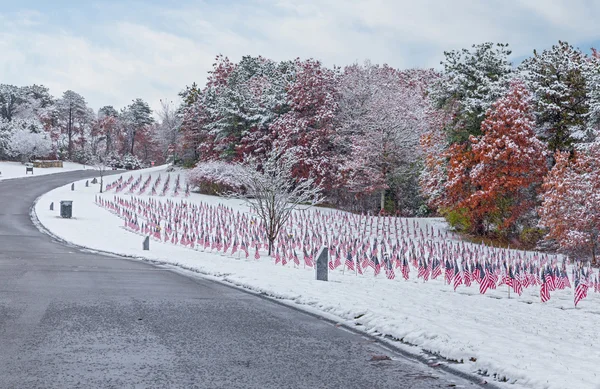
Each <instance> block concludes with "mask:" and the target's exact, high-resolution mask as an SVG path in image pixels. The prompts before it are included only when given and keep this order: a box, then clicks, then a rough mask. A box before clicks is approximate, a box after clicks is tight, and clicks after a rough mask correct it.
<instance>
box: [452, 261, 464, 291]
mask: <svg viewBox="0 0 600 389" xmlns="http://www.w3.org/2000/svg"><path fill="white" fill-rule="evenodd" d="M462 283H463V277H462V274H461V271H460V269H459V268H458V263H456V262H454V290H455V291H456V288H458V286H459V285H461V284H462Z"/></svg>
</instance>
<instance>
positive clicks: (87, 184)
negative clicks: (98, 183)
mask: <svg viewBox="0 0 600 389" xmlns="http://www.w3.org/2000/svg"><path fill="white" fill-rule="evenodd" d="M89 186H90V182H89V181H88V180H85V187H86V188H88V187H89Z"/></svg>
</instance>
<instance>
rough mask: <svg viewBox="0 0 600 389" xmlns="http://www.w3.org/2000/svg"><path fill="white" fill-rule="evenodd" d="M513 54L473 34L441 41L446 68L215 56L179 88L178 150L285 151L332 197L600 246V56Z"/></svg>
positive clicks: (577, 246) (576, 247)
mask: <svg viewBox="0 0 600 389" xmlns="http://www.w3.org/2000/svg"><path fill="white" fill-rule="evenodd" d="M510 55H511V51H510V49H509V46H508V45H507V44H495V43H483V44H478V45H473V46H472V47H471V48H468V49H462V50H454V51H448V52H445V53H444V60H443V61H442V62H441V65H442V70H441V71H436V70H434V69H404V70H402V69H394V68H392V67H390V66H388V65H377V64H372V63H370V62H365V63H363V64H352V65H348V66H345V67H327V66H324V65H323V64H322V63H321V62H320V61H317V60H314V59H307V60H304V59H295V60H289V61H280V62H277V61H273V60H270V59H267V58H264V57H260V56H259V57H252V56H245V57H243V58H242V59H241V60H240V61H239V62H237V63H234V62H232V61H230V60H229V59H228V58H227V57H224V56H218V57H217V58H216V61H215V63H214V64H213V68H212V70H211V71H210V72H209V73H208V75H207V80H206V84H205V86H203V87H199V86H198V85H197V84H192V85H191V86H188V87H186V88H185V89H184V90H183V91H182V92H181V94H180V96H181V98H182V100H183V103H182V106H181V107H180V110H179V113H180V115H181V120H182V124H181V129H180V135H181V137H182V141H181V142H180V143H178V147H179V155H181V157H182V159H183V161H185V163H186V164H188V165H189V166H193V165H194V164H196V163H199V164H202V163H204V162H208V161H221V162H225V163H227V162H243V161H244V160H246V159H248V158H249V157H251V158H259V159H260V158H267V156H268V155H269V152H270V150H273V149H277V150H286V151H287V152H289V153H291V154H293V155H294V160H295V166H294V169H293V173H292V174H293V175H294V177H295V178H296V179H298V180H301V179H304V178H308V177H311V178H314V179H315V180H316V183H318V184H319V185H321V186H322V187H323V188H324V194H325V195H326V197H327V201H328V202H329V203H330V204H331V205H334V206H336V207H340V208H343V209H348V210H352V211H357V212H369V211H370V212H384V213H387V214H400V215H406V216H415V215H417V216H419V215H421V216H426V215H443V216H444V217H446V219H447V220H448V221H449V222H450V223H451V224H452V225H453V226H454V227H455V228H456V229H458V230H462V231H464V232H466V233H470V234H473V235H475V236H492V237H496V238H502V239H506V240H508V241H511V240H512V241H516V242H525V243H527V244H530V245H535V244H538V245H542V244H543V245H546V246H550V247H555V248H560V249H562V250H564V251H566V252H569V253H572V254H577V255H586V256H591V257H593V258H595V256H596V253H597V248H598V243H599V226H600V198H599V196H598V189H600V188H599V185H600V177H599V174H600V168H599V166H598V162H597V161H598V160H599V158H598V157H599V156H600V154H598V153H599V150H600V147H598V142H599V140H598V136H597V134H598V131H599V125H600V55H598V53H597V52H596V51H595V50H592V52H591V54H586V53H584V52H582V51H581V50H580V49H577V48H574V47H573V46H571V45H569V44H568V43H566V42H559V43H558V44H557V45H554V46H552V47H551V48H548V49H546V50H543V51H541V52H538V51H534V52H533V55H532V56H530V57H529V58H526V59H525V60H524V61H523V62H522V63H520V64H518V65H516V64H513V63H511V61H510ZM206 171H207V169H197V174H196V176H195V177H194V172H193V171H192V174H191V176H192V178H195V179H196V181H197V182H204V183H206V181H207V180H209V181H210V179H211V178H210V177H209V176H203V174H205V172H206ZM213 176H215V177H216V176H218V175H213ZM566 182H569V184H568V185H566V184H565V183H566ZM216 184H219V183H218V182H217V183H216ZM208 187H211V186H210V185H208ZM216 187H217V188H218V185H217V186H216ZM212 188H215V186H212Z"/></svg>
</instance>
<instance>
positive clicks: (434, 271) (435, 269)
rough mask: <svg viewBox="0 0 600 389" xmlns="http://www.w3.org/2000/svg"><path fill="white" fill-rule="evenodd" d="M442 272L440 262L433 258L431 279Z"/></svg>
mask: <svg viewBox="0 0 600 389" xmlns="http://www.w3.org/2000/svg"><path fill="white" fill-rule="evenodd" d="M441 274H442V264H441V263H440V261H438V260H437V259H435V258H434V259H433V269H432V270H431V279H432V280H435V279H436V278H438V277H439V276H440V275H441Z"/></svg>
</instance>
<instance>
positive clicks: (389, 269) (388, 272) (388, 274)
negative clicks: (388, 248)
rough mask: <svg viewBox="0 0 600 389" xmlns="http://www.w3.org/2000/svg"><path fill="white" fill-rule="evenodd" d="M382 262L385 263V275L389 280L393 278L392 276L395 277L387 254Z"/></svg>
mask: <svg viewBox="0 0 600 389" xmlns="http://www.w3.org/2000/svg"><path fill="white" fill-rule="evenodd" d="M384 261H385V262H384V263H385V275H386V277H387V278H388V279H389V280H393V279H394V278H396V273H395V272H394V267H393V266H392V262H391V261H390V258H389V257H388V256H386V257H385V258H384Z"/></svg>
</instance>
